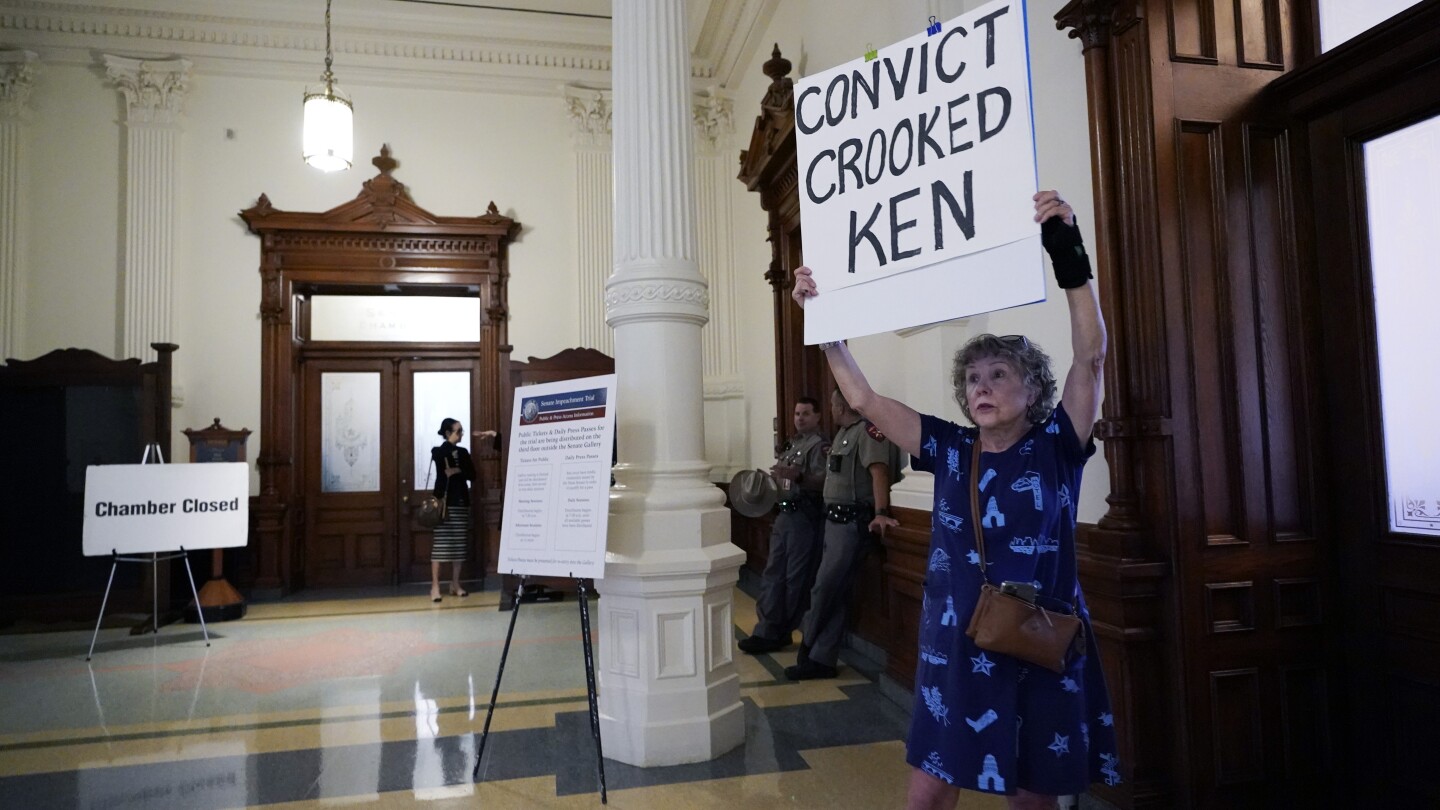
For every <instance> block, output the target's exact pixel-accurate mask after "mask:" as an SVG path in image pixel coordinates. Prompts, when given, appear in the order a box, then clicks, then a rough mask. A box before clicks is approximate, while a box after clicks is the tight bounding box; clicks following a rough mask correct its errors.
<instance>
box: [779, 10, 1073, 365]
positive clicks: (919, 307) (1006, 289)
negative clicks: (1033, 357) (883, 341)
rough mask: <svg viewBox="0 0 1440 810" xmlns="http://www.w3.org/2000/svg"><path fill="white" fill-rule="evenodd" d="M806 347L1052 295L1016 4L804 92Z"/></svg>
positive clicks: (799, 105)
mask: <svg viewBox="0 0 1440 810" xmlns="http://www.w3.org/2000/svg"><path fill="white" fill-rule="evenodd" d="M795 130H796V141H795V145H796V152H797V156H798V161H799V172H800V220H801V225H802V227H803V229H804V232H805V251H804V260H805V264H806V265H808V266H809V267H810V268H811V270H812V271H813V272H814V277H815V282H816V285H817V287H818V288H819V290H820V295H819V296H818V297H817V298H816V299H814V300H812V301H810V302H808V303H807V304H806V311H805V341H806V342H807V343H818V342H822V341H830V340H840V339H843V338H848V337H856V336H859V335H867V334H874V333H876V332H882V331H890V330H895V329H902V328H905V327H910V326H918V325H922V324H928V323H935V322H937V321H943V320H950V319H952V318H960V317H965V316H967V315H974V314H977V313H981V312H990V311H993V310H997V309H1005V308H1008V307H1013V306H1019V305H1022V304H1030V303H1034V302H1037V301H1043V300H1044V299H1045V266H1044V262H1043V255H1042V251H1041V247H1040V228H1039V226H1038V225H1036V224H1035V222H1034V219H1033V217H1034V207H1033V206H1034V203H1033V200H1032V199H1031V198H1032V195H1034V193H1035V191H1036V190H1037V183H1036V172H1035V133H1034V123H1033V118H1032V115H1031V96H1030V69H1029V49H1028V44H1027V37H1026V10H1025V4H1024V2H1023V0H995V2H991V3H987V4H986V5H984V6H981V7H980V8H977V9H975V10H974V11H971V12H968V13H966V14H963V15H961V16H959V17H956V18H955V19H953V20H950V21H949V22H946V23H942V24H940V25H938V26H932V27H931V28H930V29H928V30H917V32H916V34H915V36H913V37H910V38H909V39H906V40H903V41H901V42H897V43H895V44H894V45H891V46H889V47H886V48H882V49H880V50H879V51H878V52H872V53H870V54H866V55H865V56H862V57H860V58H857V59H855V60H854V61H852V62H847V63H845V64H843V65H840V66H838V67H835V68H832V69H830V70H827V71H824V72H822V73H817V74H815V75H812V76H807V77H806V78H804V79H803V80H799V81H796V82H795Z"/></svg>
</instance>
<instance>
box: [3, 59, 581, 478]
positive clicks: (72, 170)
mask: <svg viewBox="0 0 1440 810" xmlns="http://www.w3.org/2000/svg"><path fill="white" fill-rule="evenodd" d="M42 57H43V55H42ZM303 87H304V85H303V83H302V82H299V81H295V82H291V81H284V80H277V79H257V78H240V77H236V76H229V75H215V74H210V73H205V72H203V66H202V65H199V64H197V71H196V75H195V76H194V77H193V79H192V81H191V84H190V89H189V91H188V92H187V94H186V98H185V106H184V111H185V112H184V118H183V128H184V132H183V134H182V135H181V150H180V155H181V157H180V162H181V165H180V168H179V176H180V188H181V191H180V193H181V196H182V205H181V206H179V215H178V216H179V222H178V229H177V230H178V233H179V238H178V240H177V245H176V257H177V262H176V267H177V271H176V282H175V320H174V325H175V334H174V335H173V336H171V337H170V340H172V341H173V342H175V343H178V344H179V345H180V350H179V351H178V352H177V353H176V354H175V384H176V385H177V386H179V387H180V390H179V391H178V392H177V393H178V394H179V396H180V397H181V398H182V399H183V405H181V407H179V408H178V409H177V410H176V412H175V418H174V424H175V426H176V428H177V430H178V429H180V428H184V427H197V428H199V427H205V426H207V425H209V424H210V420H211V419H212V418H214V417H216V416H218V417H220V418H221V419H222V421H223V422H224V423H225V424H226V425H227V426H229V427H234V428H239V427H249V428H250V429H251V430H255V431H256V432H257V434H258V429H259V427H260V357H259V355H260V321H259V315H258V310H259V303H260V274H259V269H258V268H259V258H260V242H259V239H258V237H256V236H254V235H252V234H250V233H249V232H248V231H247V230H246V227H245V224H244V222H243V221H242V220H241V219H240V218H239V216H238V215H237V214H238V212H239V211H240V210H242V209H244V208H248V207H249V206H251V205H253V204H254V203H255V201H256V199H257V198H258V197H259V196H260V194H261V193H264V194H266V195H268V196H269V198H270V201H271V203H272V204H273V205H275V207H277V208H280V209H283V210H295V211H323V210H326V209H329V208H333V207H335V206H337V205H341V204H343V203H345V202H347V201H349V200H351V199H353V198H354V197H355V196H356V194H358V193H359V191H360V185H361V183H362V182H363V181H365V180H367V179H369V178H370V177H373V176H375V174H376V173H377V170H376V169H375V168H374V167H373V166H372V165H370V159H371V158H372V157H373V156H375V155H376V154H378V153H379V150H380V146H381V144H382V143H389V144H390V146H391V149H392V151H393V155H394V157H395V158H396V159H398V160H399V162H400V166H399V168H397V169H396V170H395V176H396V177H397V178H398V179H399V180H401V181H402V182H404V183H405V184H406V185H407V186H408V187H409V189H410V192H411V195H412V196H413V198H414V199H415V202H416V203H418V204H419V205H421V206H422V207H424V208H426V209H428V210H430V211H432V212H433V213H436V214H439V215H442V216H474V215H479V214H482V213H484V212H485V209H486V207H487V206H488V205H489V204H490V201H491V200H494V201H495V203H496V204H497V206H499V208H500V211H501V212H502V213H504V214H506V215H509V216H514V217H516V218H518V219H519V220H521V222H522V224H523V226H524V229H523V230H522V232H521V234H520V236H519V237H518V239H517V241H516V242H515V244H514V245H513V246H512V248H511V250H510V271H511V278H510V303H511V316H512V319H511V323H510V342H511V343H512V345H513V346H514V347H515V352H514V356H515V357H516V358H518V359H525V358H526V357H528V356H530V355H535V356H542V357H543V356H548V355H551V354H553V353H555V352H557V351H559V350H561V349H564V348H567V347H570V346H574V345H576V342H577V331H576V312H577V309H576V308H577V306H578V302H577V301H576V283H575V280H574V278H575V271H574V267H575V233H574V230H575V225H574V222H575V215H574V208H575V200H574V181H573V179H574V168H573V164H572V161H573V157H572V150H571V147H570V140H569V134H568V133H569V128H570V125H569V123H568V122H567V120H566V118H565V113H564V107H563V105H562V103H561V102H560V100H559V99H558V98H556V97H550V96H547V97H531V96H515V95H488V94H480V93H470V92H463V91H433V90H406V89H399V88H394V87H364V86H353V85H347V90H348V91H349V92H350V93H351V95H352V96H353V98H354V101H355V109H356V115H355V143H356V161H355V163H356V165H355V166H354V168H352V169H351V170H349V171H346V172H337V173H334V174H329V175H327V174H323V173H321V172H318V171H316V170H314V169H311V168H310V167H308V166H306V165H305V164H304V163H303V162H302V161H301V159H300V153H299V152H300V119H301V104H300V100H301V93H302V91H303ZM30 106H31V108H32V110H33V113H34V114H33V118H32V122H31V123H30V125H29V126H30V129H29V130H28V132H27V137H29V139H30V140H29V141H28V143H27V147H28V148H27V160H28V161H29V167H30V170H31V171H30V172H29V176H28V178H27V181H28V185H29V189H28V192H27V195H26V196H27V202H28V204H29V205H30V211H29V215H28V227H29V228H30V229H31V233H30V234H28V237H29V238H28V260H27V262H26V270H25V272H24V281H23V283H24V284H25V287H26V289H25V296H26V301H27V302H28V312H27V314H26V319H25V328H24V338H23V352H24V356H28V357H34V356H38V355H40V354H43V353H45V352H48V351H50V350H52V349H56V348H64V347H71V346H73V347H80V348H89V349H94V350H96V351H99V352H100V353H102V354H106V355H111V356H114V355H115V353H116V351H117V346H118V337H117V320H118V316H117V311H118V300H119V295H118V293H117V290H118V289H119V286H120V279H119V271H118V268H119V266H120V256H121V237H120V232H121V229H122V225H121V223H122V221H123V193H122V190H121V186H122V183H123V179H124V163H123V155H124V141H123V134H122V128H121V124H120V123H119V122H120V121H121V120H122V119H123V117H124V112H123V101H122V99H121V96H120V94H119V92H117V91H116V90H115V89H114V88H113V87H111V86H109V84H108V83H107V82H106V81H105V80H104V79H103V78H102V74H101V72H100V71H99V70H96V69H93V68H86V67H79V66H70V65H63V64H56V65H45V66H44V69H43V71H42V72H41V73H40V76H39V78H38V80H37V83H36V86H35V89H34V92H33V93H32V95H31V104H30ZM76 225H80V226H81V230H80V231H78V232H77V231H76V230H75V229H74V228H75V226H76ZM147 359H150V358H147ZM259 440H260V437H259V436H258V435H256V436H252V437H251V439H250V442H251V454H252V456H253V455H255V454H257V453H258V451H259V446H260V445H259ZM186 444H187V443H186V441H185V438H184V436H183V435H178V434H177V439H176V441H175V446H174V447H173V448H172V449H173V452H175V453H180V454H184V453H187V452H188V448H187V446H186ZM256 480H258V479H256Z"/></svg>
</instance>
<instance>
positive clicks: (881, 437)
mask: <svg viewBox="0 0 1440 810" xmlns="http://www.w3.org/2000/svg"><path fill="white" fill-rule="evenodd" d="M865 432H866V433H869V434H870V438H872V439H874V440H875V441H877V442H883V441H885V434H884V433H881V432H880V428H877V427H875V426H874V425H872V424H870V422H869V421H868V420H867V421H866V422H865Z"/></svg>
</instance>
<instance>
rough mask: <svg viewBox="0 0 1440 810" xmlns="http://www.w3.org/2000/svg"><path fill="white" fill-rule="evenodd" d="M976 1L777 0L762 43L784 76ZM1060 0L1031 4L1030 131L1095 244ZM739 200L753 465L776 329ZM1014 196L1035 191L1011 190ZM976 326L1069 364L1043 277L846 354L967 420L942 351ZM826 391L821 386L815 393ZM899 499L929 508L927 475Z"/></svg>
mask: <svg viewBox="0 0 1440 810" xmlns="http://www.w3.org/2000/svg"><path fill="white" fill-rule="evenodd" d="M981 5H983V3H982V2H979V1H978V0H970V1H969V2H957V1H956V0H950V2H943V1H942V2H935V0H929V2H926V1H925V0H896V1H895V2H891V3H886V4H875V3H871V2H864V0H785V2H783V3H781V4H780V5H779V8H778V9H777V10H776V12H775V15H774V17H773V18H772V19H771V22H770V26H769V29H768V30H767V32H766V35H765V37H764V39H763V41H764V42H766V43H772V42H775V43H779V45H780V51H781V53H782V54H783V55H784V56H785V57H786V58H788V59H789V60H791V62H793V63H794V65H795V68H794V70H792V72H791V78H792V79H798V78H800V77H802V76H807V75H811V74H814V73H818V72H820V71H823V70H828V69H829V68H831V67H834V66H835V65H838V64H841V63H843V62H847V61H850V60H851V59H854V58H855V57H857V56H859V55H860V54H861V53H863V52H864V50H865V46H866V45H867V44H873V45H875V46H877V47H883V46H884V45H887V44H889V43H891V42H895V41H898V40H900V39H903V38H905V37H908V36H911V35H913V34H914V33H915V31H916V30H918V29H920V28H923V27H924V23H925V21H926V19H927V17H929V16H930V15H935V16H937V17H938V18H939V19H940V20H941V21H945V20H948V19H950V18H951V17H953V16H956V15H958V14H961V13H963V12H964V11H965V10H967V9H971V8H977V7H979V6H981ZM1062 5H1064V0H1032V2H1031V3H1030V8H1029V30H1030V53H1031V74H1032V77H1033V84H1034V103H1035V136H1036V150H1037V153H1038V166H1039V179H1040V187H1041V188H1058V189H1060V190H1061V191H1062V192H1063V193H1064V195H1065V199H1066V200H1067V201H1070V202H1072V203H1073V204H1074V206H1075V209H1076V211H1077V212H1078V216H1079V217H1080V223H1081V228H1082V230H1083V231H1084V233H1085V238H1086V240H1087V242H1089V243H1090V244H1094V239H1095V229H1094V224H1095V223H1094V217H1093V215H1092V204H1091V201H1092V196H1091V192H1090V182H1091V181H1090V144H1089V135H1088V130H1087V123H1086V122H1087V116H1086V110H1085V75H1084V63H1083V60H1082V58H1081V55H1080V44H1079V43H1078V42H1077V41H1076V40H1073V39H1070V38H1069V37H1068V36H1067V35H1066V34H1065V33H1064V32H1061V31H1057V30H1055V22H1054V15H1055V13H1056V12H1057V11H1059V10H1060V7H1061V6H1062ZM769 58H770V48H769V46H768V45H767V46H766V47H764V48H762V49H761V52H760V53H757V54H756V56H755V58H754V60H753V61H752V64H751V66H750V67H749V68H747V69H746V70H745V71H744V73H743V75H744V76H745V79H744V80H743V82H742V84H741V85H740V86H739V87H738V88H736V90H735V100H736V101H735V109H736V122H737V128H738V129H741V130H744V132H743V133H742V134H744V135H748V127H749V126H750V125H751V124H752V123H753V119H754V115H755V114H756V113H757V112H758V111H759V102H760V99H761V98H762V97H763V96H764V93H765V88H766V87H767V86H768V85H769V79H768V78H767V77H766V76H765V75H764V73H763V72H762V69H761V65H763V64H764V62H765V60H766V59H769ZM732 192H733V194H734V196H735V197H736V202H735V206H736V215H735V224H736V228H735V231H736V248H735V252H736V261H737V267H738V268H739V270H738V273H737V276H738V278H739V279H740V282H741V284H742V290H741V291H740V294H741V295H742V296H744V301H745V305H744V306H743V307H742V308H741V312H742V313H743V314H742V316H741V317H742V323H741V327H740V330H741V333H742V335H743V336H744V337H743V338H742V343H743V345H742V351H743V357H745V358H746V362H745V364H744V367H743V368H742V373H743V374H744V376H745V386H746V392H747V393H748V394H749V407H750V436H751V455H752V460H751V462H752V464H756V465H759V464H762V463H768V460H769V459H770V458H771V456H772V454H773V451H772V450H771V448H770V436H771V432H770V417H771V411H772V409H773V407H774V406H773V405H772V404H771V403H773V402H774V396H775V366H774V350H773V348H772V345H771V341H772V340H773V333H774V325H773V316H772V314H771V307H770V298H769V295H770V293H769V285H768V284H765V283H764V281H763V279H761V278H760V276H761V274H763V272H764V269H765V267H766V266H767V265H768V262H769V260H770V251H769V245H768V244H767V243H766V242H765V241H764V240H765V225H766V219H765V216H764V215H763V213H762V212H761V211H760V201H759V199H758V195H755V194H750V193H748V192H746V191H745V188H744V186H743V185H741V184H740V183H738V182H737V183H736V184H735V187H734V189H733V190H732ZM1017 192H1018V193H1022V194H1026V195H1027V196H1028V195H1029V194H1030V193H1031V192H1030V190H1029V189H1027V188H1017ZM752 278H753V279H754V281H751V279H752ZM981 332H993V333H996V334H1025V335H1028V336H1029V337H1030V338H1031V339H1032V340H1034V341H1035V342H1037V343H1039V344H1040V345H1041V346H1043V347H1044V348H1045V349H1046V351H1047V352H1048V353H1049V354H1050V356H1051V358H1052V360H1053V362H1054V368H1055V371H1056V376H1057V377H1059V378H1061V379H1063V376H1064V373H1065V370H1066V369H1068V368H1069V366H1070V361H1071V351H1070V346H1069V343H1070V339H1069V317H1068V312H1067V309H1066V306H1065V299H1064V296H1063V294H1062V292H1061V290H1060V289H1059V287H1057V286H1056V285H1055V283H1054V280H1053V279H1052V280H1051V281H1050V287H1049V290H1048V300H1047V301H1046V302H1045V303H1043V304H1036V305H1033V306H1028V307H1022V308H1018V309H1013V310H1007V311H1004V312H996V313H991V314H988V315H982V316H978V317H974V318H969V319H966V320H964V321H960V322H954V323H950V324H946V325H942V326H940V327H937V328H934V329H930V330H926V331H922V332H919V333H918V334H913V335H911V336H909V337H900V336H897V335H894V334H888V335H876V336H872V337H866V338H859V339H857V340H853V341H851V342H850V345H851V350H852V351H853V352H854V354H855V356H856V358H857V360H859V362H860V364H861V366H862V367H863V368H864V369H865V371H866V373H867V375H868V376H869V378H870V381H871V383H872V384H873V385H874V386H875V388H876V389H877V390H879V391H881V392H883V393H885V394H888V395H890V396H894V397H896V398H898V399H901V400H902V401H905V402H907V403H909V404H910V405H912V406H913V407H915V408H916V409H918V410H922V411H928V412H932V413H936V414H938V415H941V416H944V417H946V418H949V419H952V420H954V421H956V422H962V423H963V422H964V417H963V415H962V414H961V413H960V408H959V406H958V405H956V404H955V402H954V401H953V399H952V397H951V389H950V382H949V376H950V358H951V357H953V355H954V353H955V351H956V350H957V349H959V348H960V346H962V345H964V342H965V340H967V339H968V338H969V337H970V336H972V335H975V334H979V333H981ZM822 393H823V392H822ZM1085 482H1086V483H1085V487H1084V489H1083V492H1082V498H1081V504H1080V519H1081V520H1084V521H1095V520H1098V519H1099V518H1100V516H1101V515H1103V514H1104V513H1105V496H1106V495H1108V494H1109V473H1108V470H1107V467H1106V465H1105V459H1104V457H1103V455H1102V454H1100V453H1097V454H1096V457H1095V459H1093V460H1092V461H1091V462H1090V464H1089V466H1088V467H1087V468H1086V470H1085ZM901 486H902V487H903V488H904V490H905V491H904V492H903V493H902V494H900V495H897V500H896V502H897V503H899V504H901V505H905V506H911V507H915V508H923V509H928V508H930V500H929V494H930V491H929V480H928V476H924V475H915V476H911V478H910V479H909V480H907V481H906V482H904V483H902V485H901Z"/></svg>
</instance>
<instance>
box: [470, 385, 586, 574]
mask: <svg viewBox="0 0 1440 810" xmlns="http://www.w3.org/2000/svg"><path fill="white" fill-rule="evenodd" d="M513 413H514V417H513V419H512V421H511V424H510V462H509V464H508V465H507V466H506V468H505V516H504V519H503V521H502V525H501V528H500V559H499V563H498V565H499V570H500V572H501V573H505V574H512V573H513V574H530V575H537V576H559V577H579V578H588V579H601V578H603V577H604V576H605V539H606V531H607V529H608V528H609V514H610V497H609V495H610V461H611V451H612V448H613V447H614V442H615V375H614V374H607V375H604V376H601V377H587V378H585V379H580V380H564V381H562V382H553V383H544V384H541V385H529V386H525V387H524V388H519V389H516V391H515V403H514V409H513Z"/></svg>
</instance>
